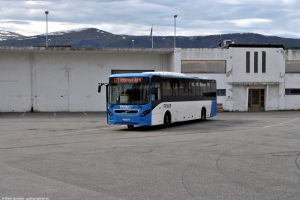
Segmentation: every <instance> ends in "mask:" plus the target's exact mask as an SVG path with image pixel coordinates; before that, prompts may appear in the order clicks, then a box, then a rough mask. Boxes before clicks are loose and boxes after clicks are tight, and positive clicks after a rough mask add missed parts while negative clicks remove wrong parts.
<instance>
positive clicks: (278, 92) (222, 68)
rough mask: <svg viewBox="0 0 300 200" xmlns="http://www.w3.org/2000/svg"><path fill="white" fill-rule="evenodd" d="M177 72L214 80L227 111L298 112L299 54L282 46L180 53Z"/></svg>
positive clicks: (242, 47) (188, 50) (299, 106)
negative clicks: (178, 70) (179, 68)
mask: <svg viewBox="0 0 300 200" xmlns="http://www.w3.org/2000/svg"><path fill="white" fill-rule="evenodd" d="M181 72H182V73H186V74H190V75H193V76H202V77H209V78H215V79H217V87H218V103H219V104H222V106H223V109H224V110H228V111H271V110H299V109H300V85H299V84H300V51H299V50H293V49H288V50H284V48H283V46H282V45H235V44H229V45H228V46H227V47H225V48H218V49H182V51H181Z"/></svg>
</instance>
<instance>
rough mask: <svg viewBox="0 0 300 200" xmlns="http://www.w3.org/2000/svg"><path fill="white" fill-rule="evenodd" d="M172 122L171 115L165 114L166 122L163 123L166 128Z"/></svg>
mask: <svg viewBox="0 0 300 200" xmlns="http://www.w3.org/2000/svg"><path fill="white" fill-rule="evenodd" d="M170 123H171V120H170V115H168V114H165V116H164V124H163V126H164V128H167V127H168V126H169V125H170Z"/></svg>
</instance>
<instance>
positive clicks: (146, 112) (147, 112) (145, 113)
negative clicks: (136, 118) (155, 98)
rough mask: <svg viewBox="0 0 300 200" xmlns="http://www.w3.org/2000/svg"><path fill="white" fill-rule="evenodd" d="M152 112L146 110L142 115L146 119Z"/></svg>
mask: <svg viewBox="0 0 300 200" xmlns="http://www.w3.org/2000/svg"><path fill="white" fill-rule="evenodd" d="M150 112H151V110H146V111H144V112H143V113H142V114H141V117H145V116H146V115H148V114H149V113H150Z"/></svg>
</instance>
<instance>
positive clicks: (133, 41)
mask: <svg viewBox="0 0 300 200" xmlns="http://www.w3.org/2000/svg"><path fill="white" fill-rule="evenodd" d="M132 48H134V40H132Z"/></svg>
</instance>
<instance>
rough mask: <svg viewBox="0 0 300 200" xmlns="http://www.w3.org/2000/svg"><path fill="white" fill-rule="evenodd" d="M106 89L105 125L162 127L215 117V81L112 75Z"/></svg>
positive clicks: (148, 74) (166, 75)
mask: <svg viewBox="0 0 300 200" xmlns="http://www.w3.org/2000/svg"><path fill="white" fill-rule="evenodd" d="M102 85H106V86H107V90H106V93H107V123H108V124H120V125H127V126H128V128H133V127H134V126H154V125H163V126H164V127H167V126H168V125H169V124H171V123H174V122H183V121H188V120H196V119H200V120H201V121H205V120H206V118H208V117H213V116H215V115H216V114H217V97H216V91H217V88H216V85H217V84H216V80H214V79H207V78H198V77H190V76H187V75H185V74H182V73H175V72H143V73H124V74H113V75H111V76H110V77H109V83H108V84H104V83H99V88H98V92H100V91H101V86H102Z"/></svg>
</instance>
